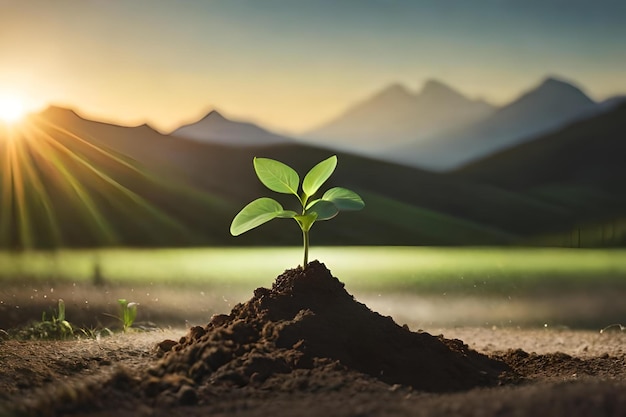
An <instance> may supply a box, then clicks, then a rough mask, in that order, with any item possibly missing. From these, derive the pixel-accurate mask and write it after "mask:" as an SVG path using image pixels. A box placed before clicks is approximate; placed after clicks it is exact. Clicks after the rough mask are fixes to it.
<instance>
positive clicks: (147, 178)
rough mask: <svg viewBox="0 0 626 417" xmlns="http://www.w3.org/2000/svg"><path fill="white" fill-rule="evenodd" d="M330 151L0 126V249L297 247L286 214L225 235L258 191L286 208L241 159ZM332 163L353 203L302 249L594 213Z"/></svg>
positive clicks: (359, 164)
mask: <svg viewBox="0 0 626 417" xmlns="http://www.w3.org/2000/svg"><path fill="white" fill-rule="evenodd" d="M9 138H10V140H9ZM330 155H331V152H330V151H329V150H327V149H322V148H319V147H312V146H307V145H303V144H298V143H287V144H277V145H257V146H227V145H223V144H212V143H204V142H197V141H193V140H186V139H184V138H179V137H174V136H168V135H162V134H160V133H158V132H156V131H154V130H153V129H151V128H149V127H148V126H138V127H122V126H116V125H112V124H109V123H102V122H98V121H92V120H88V119H85V118H83V117H81V116H79V115H78V114H76V113H74V112H72V111H70V110H66V109H60V108H50V109H48V110H46V111H44V112H42V113H40V114H37V115H34V116H33V117H32V118H31V119H30V120H29V121H28V123H25V124H24V126H23V127H21V128H20V129H19V131H16V132H11V133H7V132H5V131H3V130H2V129H0V158H2V160H3V161H6V163H5V164H4V166H3V168H2V169H0V195H1V196H2V202H3V210H2V211H1V212H0V247H4V248H49V247H65V246H73V247H85V246H111V245H115V246H186V245H221V246H223V245H258V244H264V245H268V244H271V245H285V244H287V245H292V244H293V245H298V244H300V243H301V242H300V239H301V236H300V234H299V233H298V232H297V230H298V229H297V227H296V225H295V224H292V225H288V223H289V222H290V220H288V219H287V220H284V219H279V220H277V221H273V222H270V223H268V224H267V225H263V226H262V230H260V229H259V230H254V231H251V232H250V233H246V234H244V235H242V236H239V237H237V238H234V237H232V236H230V234H229V233H228V226H229V224H230V221H231V220H232V218H233V217H234V216H235V214H236V213H237V212H238V211H239V210H240V209H241V208H242V207H243V206H244V205H245V204H247V203H248V202H250V201H252V200H253V199H256V198H258V197H261V196H272V197H274V198H276V199H278V201H280V202H281V203H282V204H283V206H284V207H285V208H289V209H296V208H297V207H296V206H297V202H296V201H295V200H296V199H295V198H294V197H293V196H284V195H279V194H276V193H272V192H270V191H269V190H267V189H266V188H265V187H264V186H263V185H262V184H261V183H260V182H259V181H258V179H257V178H256V176H255V173H254V169H253V166H252V160H253V157H255V156H260V157H268V158H274V159H277V160H279V161H283V162H285V163H287V164H289V165H290V166H292V167H293V168H294V169H296V171H297V172H299V173H300V174H301V175H303V174H304V173H305V172H307V171H308V170H309V169H310V168H311V167H312V166H314V165H315V164H316V163H317V162H319V161H320V160H322V159H325V158H327V157H328V156H330ZM337 155H338V159H339V166H338V168H337V171H336V172H335V174H334V175H333V176H332V177H331V178H330V179H329V181H328V183H327V184H325V185H326V186H327V187H328V188H330V187H333V186H345V187H347V188H350V189H353V190H355V191H356V192H358V193H359V194H360V195H361V196H362V197H363V198H364V200H365V202H366V208H365V210H362V211H359V212H356V213H346V214H343V213H341V214H340V215H339V216H338V217H337V219H334V220H333V221H332V222H319V223H316V224H315V226H314V230H313V233H312V235H311V239H312V243H313V244H315V245H355V244H371V245H465V244H473V245H476V244H480V245H497V244H514V243H518V242H525V241H526V239H528V238H531V237H533V236H536V235H538V234H542V233H545V232H562V231H569V230H571V229H572V228H573V227H575V226H576V224H578V223H579V222H580V221H581V219H582V220H584V219H588V218H600V217H601V216H603V213H604V210H605V208H604V207H602V206H598V207H595V208H594V211H580V210H579V209H578V208H577V207H575V206H574V207H572V206H569V205H566V204H565V205H564V204H560V203H556V202H550V201H547V200H546V199H545V198H544V196H542V195H534V194H532V193H528V192H526V190H516V189H513V188H509V187H505V186H499V185H497V184H495V185H494V184H491V183H488V182H486V181H483V180H482V179H480V178H477V179H474V178H473V177H471V176H470V175H468V176H463V175H451V174H450V175H448V174H439V173H432V172H427V171H423V170H420V169H416V168H411V167H407V166H402V165H397V164H393V163H389V162H384V161H380V160H376V159H372V158H366V157H362V156H358V155H353V154H349V153H345V152H337ZM520 169H521V168H520ZM530 169H532V167H531V168H530ZM324 188H325V187H324ZM609 209H611V210H613V208H611V207H609ZM624 212H626V210H624Z"/></svg>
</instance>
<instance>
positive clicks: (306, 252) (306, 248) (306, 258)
mask: <svg viewBox="0 0 626 417" xmlns="http://www.w3.org/2000/svg"><path fill="white" fill-rule="evenodd" d="M302 238H303V240H304V263H303V264H302V268H306V266H307V264H308V263H309V231H308V230H303V231H302Z"/></svg>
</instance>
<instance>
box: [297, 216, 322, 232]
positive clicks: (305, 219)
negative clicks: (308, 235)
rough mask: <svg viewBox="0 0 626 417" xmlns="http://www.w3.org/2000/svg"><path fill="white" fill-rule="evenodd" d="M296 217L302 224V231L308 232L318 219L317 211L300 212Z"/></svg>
mask: <svg viewBox="0 0 626 417" xmlns="http://www.w3.org/2000/svg"><path fill="white" fill-rule="evenodd" d="M294 218H295V219H296V221H297V222H298V224H299V225H300V228H301V229H302V231H303V232H308V231H309V230H311V226H313V223H315V220H317V213H307V214H298V215H297V216H295V217H294Z"/></svg>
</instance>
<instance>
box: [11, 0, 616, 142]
mask: <svg viewBox="0 0 626 417" xmlns="http://www.w3.org/2000/svg"><path fill="white" fill-rule="evenodd" d="M625 22H626V1H623V0H596V1H591V0H586V1H579V0H562V1H556V0H552V1H550V0H544V1H541V0H519V1H513V0H511V1H509V0H456V1H454V0H204V1H201V0H182V1H165V0H14V1H11V0H0V94H2V92H6V91H13V92H17V93H19V94H22V95H24V96H26V97H27V98H28V99H29V100H32V101H34V102H35V103H48V102H54V103H57V104H62V105H67V106H72V107H75V108H79V109H81V110H82V111H83V114H86V115H88V116H95V117H100V118H106V119H108V120H115V121H118V122H121V123H124V124H138V123H142V122H144V121H147V122H149V123H150V124H152V125H153V126H155V127H157V128H159V129H161V130H168V129H173V128H174V127H176V126H177V125H178V124H179V123H181V122H183V121H192V120H194V119H196V118H198V117H199V116H200V115H202V114H204V113H206V111H208V110H209V109H212V108H216V109H218V110H220V111H222V112H223V113H224V114H225V115H226V116H229V117H231V118H235V119H245V120H251V121H255V122H260V123H261V124H262V125H263V126H266V127H269V128H273V129H278V130H280V131H287V132H300V131H303V130H306V129H308V128H311V127H314V126H316V125H318V124H319V123H321V122H323V121H326V120H327V119H328V118H330V117H332V116H335V115H336V114H338V113H339V112H341V111H342V110H344V109H345V108H347V107H348V106H349V105H351V104H353V103H355V102H356V101H359V100H362V99H364V98H366V97H368V96H370V95H371V94H373V93H374V92H376V91H377V90H379V89H381V88H383V87H385V86H387V85H388V84H390V83H394V82H400V83H403V84H405V85H406V86H407V87H409V88H410V89H412V90H414V91H417V90H419V88H420V87H421V85H422V84H423V82H424V81H425V80H427V79H429V78H436V79H439V80H441V81H443V82H445V83H448V84H449V85H451V86H452V87H454V88H456V89H458V90H459V91H461V92H462V93H464V94H466V95H468V96H470V97H473V98H475V97H483V98H485V99H487V100H489V101H491V102H493V103H495V104H501V103H504V102H506V101H508V100H511V99H513V98H514V97H516V96H517V95H518V94H520V93H521V92H523V91H525V90H527V89H530V88H532V87H533V86H534V85H536V84H538V83H539V82H540V81H541V79H542V78H543V77H545V76H546V75H558V76H561V77H563V78H565V79H568V80H571V81H574V82H576V83H577V84H578V85H579V86H581V87H584V90H585V92H587V93H588V94H589V95H590V96H591V97H592V98H594V99H604V98H606V97H608V96H611V95H614V94H618V93H626V46H625V45H626V23H625Z"/></svg>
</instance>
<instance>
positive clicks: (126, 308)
mask: <svg viewBox="0 0 626 417" xmlns="http://www.w3.org/2000/svg"><path fill="white" fill-rule="evenodd" d="M117 302H118V303H119V305H120V317H119V319H120V321H121V322H122V328H123V330H124V333H126V331H128V329H130V327H131V326H132V325H133V323H134V322H135V319H136V318H137V306H138V305H139V304H138V303H132V302H131V303H129V302H128V301H126V299H124V298H120V299H119V300H117Z"/></svg>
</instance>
